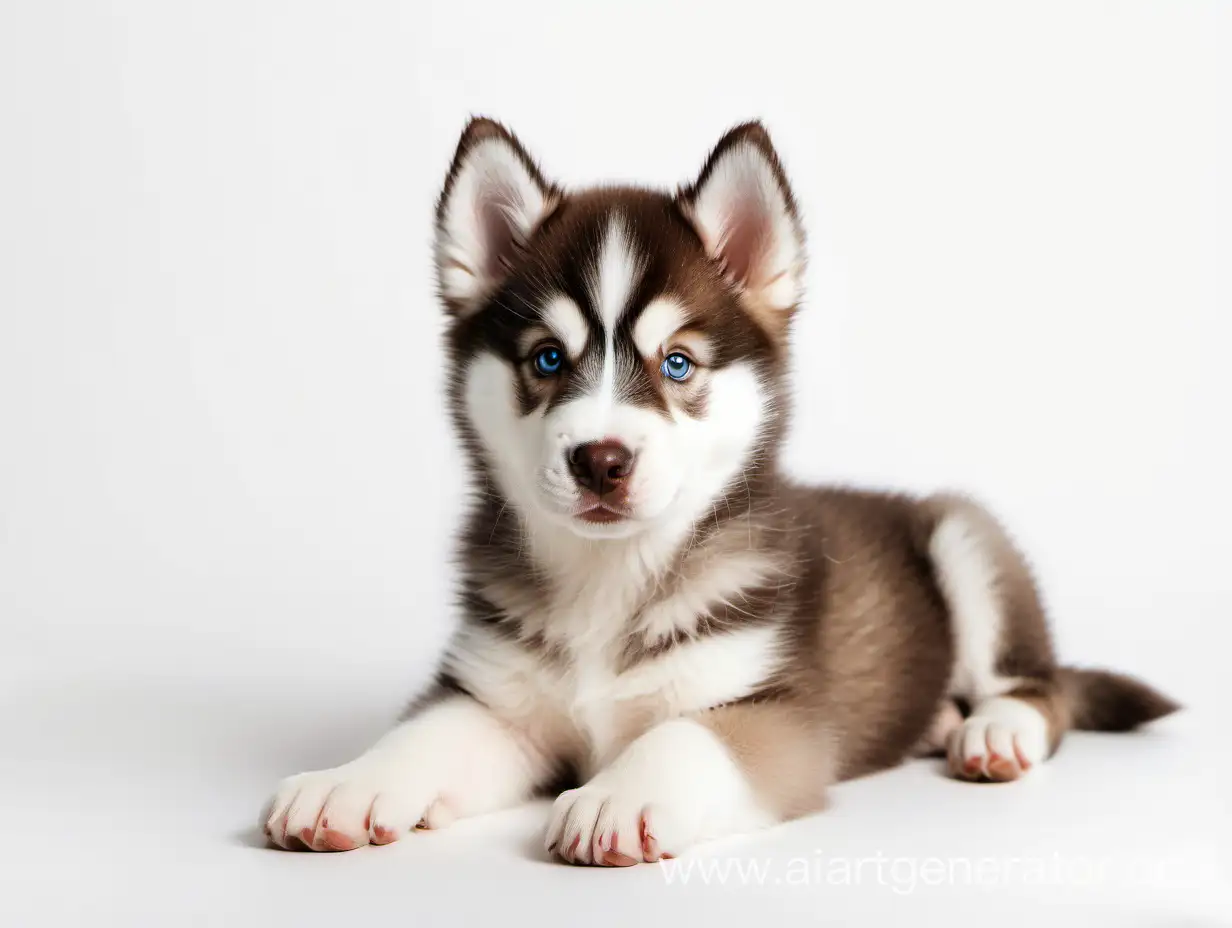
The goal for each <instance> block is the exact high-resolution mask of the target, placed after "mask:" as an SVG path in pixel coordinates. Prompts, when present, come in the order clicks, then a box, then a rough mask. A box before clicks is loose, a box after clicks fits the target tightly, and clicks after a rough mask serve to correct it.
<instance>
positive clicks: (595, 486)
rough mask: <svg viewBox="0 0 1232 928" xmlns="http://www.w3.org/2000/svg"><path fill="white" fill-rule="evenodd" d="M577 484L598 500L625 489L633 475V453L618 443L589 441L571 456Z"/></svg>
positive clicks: (572, 469)
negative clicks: (595, 495) (625, 484)
mask: <svg viewBox="0 0 1232 928" xmlns="http://www.w3.org/2000/svg"><path fill="white" fill-rule="evenodd" d="M569 471H570V472H571V473H572V474H573V477H574V479H575V480H577V482H578V483H580V484H581V485H582V486H584V487H586V489H588V490H592V491H594V492H595V493H597V494H598V495H599V496H604V495H605V494H607V493H611V492H612V491H613V490H616V489H618V488H622V487H623V486H624V483H625V481H626V480H627V479H628V477H629V475H630V474H631V473H633V452H632V451H630V450H629V449H628V448H626V447H625V446H624V445H622V444H621V443H620V442H618V441H612V440H611V439H604V440H603V441H588V442H587V443H586V444H584V445H578V446H577V447H575V448H574V449H573V450H572V451H570V452H569Z"/></svg>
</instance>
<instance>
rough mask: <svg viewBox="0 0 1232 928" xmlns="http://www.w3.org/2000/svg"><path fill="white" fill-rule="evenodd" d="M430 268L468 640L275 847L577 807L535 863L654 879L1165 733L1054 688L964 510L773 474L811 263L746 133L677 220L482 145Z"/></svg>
mask: <svg viewBox="0 0 1232 928" xmlns="http://www.w3.org/2000/svg"><path fill="white" fill-rule="evenodd" d="M436 249H437V251H436V257H437V267H438V271H439V285H440V292H441V297H442V300H443V302H444V305H445V307H446V309H447V311H448V313H449V315H450V327H449V333H448V343H449V348H450V353H451V356H452V360H453V364H452V370H453V371H454V374H453V376H452V378H451V380H450V383H449V388H450V397H451V408H452V414H453V417H454V420H455V423H456V426H457V430H458V433H459V436H460V438H461V440H462V442H463V444H464V446H465V448H466V451H467V453H468V455H469V458H470V460H471V462H472V469H473V477H474V489H475V492H474V504H473V507H472V509H471V511H470V513H469V516H468V518H467V522H466V525H465V528H464V529H463V530H462V532H461V539H460V542H461V543H460V555H461V556H460V567H461V570H460V574H461V575H460V593H461V596H460V606H461V608H460V613H461V614H460V622H459V626H458V628H457V631H456V634H455V635H454V637H453V639H452V641H451V643H450V645H449V648H448V651H447V653H446V654H445V656H444V658H443V661H442V664H441V670H440V673H439V675H438V678H437V680H436V682H435V684H434V685H433V687H432V688H431V689H430V691H429V692H427V693H426V694H424V695H423V696H421V697H420V698H419V699H418V700H417V701H416V702H415V703H414V705H413V706H412V708H411V710H410V711H409V712H408V713H407V715H406V717H405V719H404V721H402V722H401V724H399V725H398V726H397V727H396V728H394V729H393V730H392V731H391V732H390V733H389V734H388V735H386V736H385V738H383V739H382V740H381V741H380V742H379V743H378V744H377V745H376V746H375V747H373V748H372V749H371V750H370V751H368V752H367V753H366V754H364V755H363V756H362V757H360V758H359V759H357V760H354V761H352V762H351V763H349V764H345V765H343V766H341V767H338V768H335V769H333V770H325V771H318V772H312V773H305V774H300V775H299V776H296V777H292V778H290V779H288V780H286V781H285V782H284V783H283V784H282V785H281V786H280V787H279V788H278V791H277V793H276V795H275V797H274V799H273V801H272V805H271V806H270V808H269V809H268V814H267V816H266V818H265V821H264V824H265V828H266V830H267V832H268V834H269V836H270V837H271V839H272V840H273V842H274V843H276V844H278V845H280V846H282V847H287V848H291V847H299V846H304V847H308V848H312V849H314V850H347V849H350V848H354V847H358V846H360V845H364V844H369V843H372V844H385V843H388V842H390V841H394V840H397V839H398V838H399V837H400V836H401V835H403V834H405V833H407V832H408V831H409V830H410V829H412V828H414V827H416V826H417V825H419V826H421V827H429V828H436V827H440V826H442V825H444V824H446V823H447V822H448V821H450V820H452V819H454V818H456V817H458V816H465V815H476V814H479V813H482V812H487V811H491V810H494V809H499V808H502V807H505V806H509V805H512V804H515V803H518V802H521V801H522V800H524V799H526V798H528V797H529V796H531V795H532V794H535V793H536V792H539V791H542V790H545V789H547V788H549V787H550V786H552V785H553V784H560V783H562V782H563V783H569V782H572V783H574V784H580V785H577V786H575V788H572V789H568V790H566V791H565V792H562V793H561V794H560V795H559V797H558V798H557V799H556V804H555V807H554V809H553V814H552V818H551V822H550V824H549V826H548V830H547V835H546V846H547V849H548V851H549V852H552V853H555V854H558V855H559V856H561V857H563V858H565V859H566V860H569V861H574V862H578V863H593V864H606V865H625V864H631V863H635V862H638V861H655V860H658V859H660V858H662V857H667V856H669V855H673V854H678V853H680V852H682V851H684V850H685V849H686V848H688V847H689V846H690V845H693V844H695V843H697V842H699V841H703V840H706V839H710V838H715V837H718V836H721V835H725V834H729V833H734V832H740V831H746V830H750V829H755V828H760V827H763V826H766V825H769V824H771V823H774V822H778V821H782V820H785V819H788V818H792V817H794V816H800V815H803V814H806V813H809V812H812V811H815V810H817V809H819V808H821V806H822V804H823V794H824V791H825V789H826V787H827V785H828V784H830V783H832V782H835V781H837V780H841V779H843V778H847V777H854V776H859V775H860V774H864V773H868V772H870V771H874V770H879V769H882V768H885V767H889V766H892V765H894V764H898V763H900V762H901V761H902V760H904V759H905V758H907V757H910V756H912V755H914V754H918V753H924V752H929V751H933V750H944V751H946V752H947V754H948V764H949V769H950V772H951V773H952V774H954V775H955V776H957V777H961V778H964V779H972V780H975V779H986V780H1013V779H1016V778H1018V777H1020V776H1022V775H1023V774H1024V773H1025V772H1026V771H1027V770H1029V769H1030V768H1031V767H1032V766H1034V765H1035V764H1038V763H1040V762H1041V761H1043V760H1044V759H1045V758H1046V757H1048V756H1049V755H1050V754H1051V753H1052V752H1053V751H1054V750H1055V749H1056V747H1057V744H1058V743H1059V741H1060V739H1061V737H1062V735H1063V734H1064V732H1065V731H1066V730H1067V729H1069V728H1074V727H1078V728H1096V729H1105V730H1119V729H1127V728H1130V727H1133V726H1135V725H1138V724H1140V723H1143V722H1146V721H1149V720H1151V719H1154V718H1157V717H1159V716H1162V715H1164V714H1166V713H1168V712H1171V711H1172V710H1173V709H1174V708H1175V705H1174V704H1173V703H1172V702H1171V701H1169V700H1168V699H1166V698H1164V697H1163V696H1161V695H1159V694H1157V693H1156V692H1154V691H1153V690H1151V689H1149V688H1148V687H1146V686H1144V685H1143V684H1141V683H1137V682H1135V681H1133V680H1130V679H1127V678H1124V677H1120V676H1115V675H1112V674H1105V673H1100V672H1089V671H1075V670H1068V669H1064V668H1060V667H1058V666H1057V662H1056V658H1055V657H1054V655H1053V649H1052V644H1051V642H1050V637H1049V632H1048V627H1047V624H1046V621H1045V617H1044V614H1043V611H1042V609H1041V606H1040V602H1039V598H1038V596H1037V594H1036V590H1035V586H1034V584H1033V581H1032V579H1031V576H1030V573H1029V571H1028V568H1027V566H1026V564H1025V562H1024V560H1023V558H1022V557H1021V556H1020V554H1019V553H1018V552H1017V551H1016V550H1015V548H1014V546H1013V544H1012V543H1011V542H1010V540H1009V538H1008V537H1007V535H1006V533H1005V532H1004V531H1003V530H1002V529H1001V527H1000V526H999V525H998V524H997V523H996V522H995V521H994V520H993V518H992V517H991V516H989V515H988V514H987V513H986V512H985V511H984V510H983V509H981V508H980V507H979V506H977V505H976V504H975V503H972V502H970V501H968V500H966V499H963V498H960V497H934V498H927V499H910V498H907V497H902V496H888V495H879V494H873V493H858V492H848V491H840V490H832V489H816V488H809V487H803V486H799V485H797V484H795V483H793V482H791V481H790V480H789V479H787V478H786V477H785V476H784V475H782V474H781V473H780V471H779V469H778V465H777V451H778V445H779V442H780V440H781V438H782V435H783V429H784V424H785V421H786V417H787V408H786V405H787V393H786V389H785V385H784V371H785V370H786V351H787V330H788V322H789V320H790V318H791V315H792V313H793V311H794V309H795V308H796V305H797V303H798V302H799V299H800V292H801V283H802V273H803V268H804V249H803V236H802V232H801V228H800V223H799V221H798V217H797V212H796V206H795V203H794V201H793V198H792V194H791V191H790V189H789V188H788V185H787V179H786V176H785V174H784V172H783V169H782V167H781V165H780V162H779V159H778V157H777V155H776V154H775V151H774V149H773V148H772V146H771V143H770V139H769V137H768V135H767V134H766V131H765V130H764V129H763V128H762V127H761V126H760V125H758V124H756V123H751V124H747V125H743V126H740V127H738V128H736V129H734V130H732V131H731V132H729V133H728V134H727V135H726V136H724V138H723V139H722V140H721V141H720V142H719V144H718V146H717V147H716V148H715V149H714V151H713V153H712V154H711V155H710V158H709V159H708V160H707V162H706V164H705V166H704V167H703V169H702V172H701V174H700V176H699V177H698V179H697V181H696V183H694V184H693V185H691V186H689V187H686V188H684V189H682V190H680V191H679V192H677V193H676V194H675V195H669V194H666V193H661V192H658V191H652V190H642V189H633V188H598V189H591V190H583V191H576V192H572V191H565V190H563V189H561V188H559V187H557V186H555V185H553V184H551V183H550V182H548V181H547V180H546V179H545V178H544V177H543V176H542V175H541V174H540V172H539V170H538V169H537V168H536V166H535V164H534V163H533V162H532V160H531V159H530V157H529V156H528V155H527V154H526V152H525V151H524V150H523V148H522V147H521V145H520V144H519V143H518V141H517V140H516V139H515V138H514V136H513V135H512V134H510V133H509V132H508V131H506V130H505V129H504V128H503V127H501V126H500V125H498V124H497V123H495V122H492V121H490V120H486V119H477V120H475V121H473V122H472V123H471V124H470V125H469V126H468V127H467V129H466V131H465V132H464V133H463V135H462V139H461V142H460V144H459V146H458V150H457V154H456V156H455V158H454V161H453V165H452V167H451V168H450V170H449V174H448V177H447V179H446V181H445V188H444V192H443V193H442V195H441V199H440V204H439V209H438V213H437V245H436ZM960 707H961V711H960Z"/></svg>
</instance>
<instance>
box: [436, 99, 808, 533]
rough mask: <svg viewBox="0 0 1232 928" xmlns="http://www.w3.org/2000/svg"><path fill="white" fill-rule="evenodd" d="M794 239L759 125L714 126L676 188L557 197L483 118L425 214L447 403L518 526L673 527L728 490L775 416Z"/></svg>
mask: <svg viewBox="0 0 1232 928" xmlns="http://www.w3.org/2000/svg"><path fill="white" fill-rule="evenodd" d="M802 263H803V253H802V246H801V236H800V231H799V226H798V224H797V222H796V218H795V213H794V209H793V206H792V200H791V195H790V192H789V191H788V189H787V187H786V182H785V179H784V177H783V174H782V171H781V169H780V167H779V164H778V160H777V158H776V157H775V155H774V152H773V149H772V148H771V147H770V142H769V139H768V137H767V136H766V134H765V131H764V130H763V129H762V128H761V127H760V126H756V125H750V126H744V127H741V128H740V129H737V130H734V131H733V132H732V133H729V134H728V136H726V137H725V138H724V139H723V141H722V142H720V144H719V146H718V147H717V148H716V149H715V152H714V154H713V155H712V156H711V159H710V161H709V162H708V163H707V165H706V167H705V168H704V169H703V172H702V175H701V177H700V178H699V180H698V182H697V183H696V184H695V185H694V186H692V187H690V188H687V189H685V190H683V191H681V192H680V193H679V194H677V195H676V196H669V195H667V194H663V193H658V192H653V191H647V190H634V189H596V190H590V191H583V192H579V193H565V192H564V191H562V190H560V189H559V188H557V187H555V186H553V185H551V184H549V183H547V182H546V181H545V180H544V179H543V178H542V176H541V175H540V174H539V172H538V170H537V169H536V168H535V167H534V165H533V163H532V162H531V160H530V158H529V157H528V156H527V155H526V153H525V152H524V151H523V149H522V148H521V147H520V145H519V144H518V143H517V141H516V140H515V139H514V138H513V136H512V135H510V134H509V133H508V132H507V131H505V130H504V129H503V128H501V127H500V126H498V125H497V124H495V123H492V122H490V121H487V120H477V121H475V122H473V123H472V124H471V125H470V126H469V127H468V128H467V130H466V132H465V133H464V134H463V136H462V141H461V143H460V144H459V147H458V153H457V155H456V157H455V159H454V164H453V167H452V169H451V171H450V174H449V178H448V180H447V182H446V186H445V191H444V193H443V194H442V197H441V202H440V209H439V213H438V228H437V266H438V272H439V281H440V288H441V294H442V297H443V299H444V301H445V304H446V307H447V308H448V309H449V311H450V312H451V313H452V315H453V324H452V327H451V344H452V347H453V351H454V358H455V360H456V368H457V377H458V380H457V382H456V383H455V385H454V387H455V389H454V398H455V409H456V412H457V413H458V415H459V416H460V417H461V419H462V427H463V433H464V435H465V436H466V437H467V438H468V440H469V444H470V446H471V449H472V451H473V452H474V453H475V454H477V455H478V456H479V457H480V461H479V462H478V463H479V464H480V466H481V468H482V469H483V470H484V471H485V472H486V473H487V474H489V475H490V476H491V477H492V478H493V479H494V480H495V481H496V482H497V484H498V486H499V489H500V491H501V493H502V494H503V495H504V496H505V497H506V499H508V501H509V502H510V503H511V504H513V505H514V506H516V507H517V508H518V509H519V510H520V511H521V512H522V514H523V516H524V517H525V518H526V519H527V520H528V521H529V522H531V523H532V524H535V523H536V522H538V521H540V520H547V521H549V522H552V523H556V524H558V525H562V526H566V527H568V529H570V530H571V531H572V532H574V533H576V534H578V535H581V536H584V537H600V538H603V537H623V536H628V535H632V534H635V533H637V532H640V531H644V530H645V529H647V528H649V527H652V526H655V525H664V524H671V525H677V526H687V525H688V524H690V523H692V522H693V521H695V520H696V519H697V518H698V517H699V516H700V515H702V514H704V513H706V512H709V511H710V510H711V508H712V507H713V506H714V505H715V503H716V501H717V500H718V499H720V498H721V497H722V495H723V493H724V491H725V490H726V489H727V488H728V487H730V486H732V485H733V484H736V485H738V484H739V481H740V480H741V478H742V475H743V472H744V469H745V468H746V467H747V466H748V465H749V464H750V463H751V461H752V460H753V459H754V458H755V456H756V454H757V452H758V450H759V448H760V443H761V440H762V439H763V438H764V436H765V434H766V432H767V430H768V428H769V426H770V425H771V424H772V423H773V422H774V419H775V416H776V415H777V403H776V400H777V392H778V382H779V378H780V374H781V370H780V369H781V366H782V364H783V363H784V357H783V343H784V334H785V328H786V321H787V317H788V316H789V314H790V311H791V309H792V308H793V307H794V305H795V303H796V302H797V300H798V294H799V286H800V273H801V268H802Z"/></svg>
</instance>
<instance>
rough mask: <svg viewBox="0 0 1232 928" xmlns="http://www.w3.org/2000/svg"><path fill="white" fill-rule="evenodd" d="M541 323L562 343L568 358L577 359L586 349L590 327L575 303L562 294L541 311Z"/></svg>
mask: <svg viewBox="0 0 1232 928" xmlns="http://www.w3.org/2000/svg"><path fill="white" fill-rule="evenodd" d="M543 321H544V322H546V323H547V326H548V328H550V329H551V330H552V332H553V334H555V335H556V337H557V338H559V339H560V340H561V342H563V343H564V346H565V351H566V352H568V354H569V357H571V358H577V357H578V356H579V355H581V353H582V351H583V350H584V349H585V348H586V340H587V338H588V337H589V335H590V326H588V325H587V324H586V319H585V317H583V316H582V311H581V310H580V309H578V306H577V304H576V303H574V302H573V300H571V299H569V298H568V297H567V296H564V295H563V294H560V295H557V296H555V297H553V298H552V300H551V301H550V302H549V303H548V304H547V306H545V307H544V309H543Z"/></svg>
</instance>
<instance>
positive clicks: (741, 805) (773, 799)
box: [545, 705, 829, 866]
mask: <svg viewBox="0 0 1232 928" xmlns="http://www.w3.org/2000/svg"><path fill="white" fill-rule="evenodd" d="M798 723H799V720H798V719H795V718H793V717H792V715H791V711H790V710H789V709H785V708H783V707H779V706H775V707H773V708H771V707H769V706H766V707H762V706H754V705H734V706H726V707H723V708H719V709H714V710H711V711H709V712H705V713H701V714H699V715H696V716H692V717H686V718H678V719H672V720H670V721H667V722H663V723H661V724H659V725H657V726H655V727H654V728H652V729H651V730H650V731H648V732H646V733H645V734H644V735H642V736H641V737H640V738H638V739H637V740H635V741H634V742H633V743H632V744H630V745H629V747H628V748H626V749H625V751H624V752H623V753H622V754H621V755H620V756H619V757H618V758H617V759H616V760H615V761H614V762H613V763H612V764H611V765H610V766H608V767H607V768H605V769H604V770H602V771H600V772H599V773H598V774H597V775H596V776H595V777H594V779H592V780H591V781H590V782H588V783H587V784H585V785H584V786H581V787H579V788H578V789H572V790H569V791H567V792H564V793H562V794H561V795H560V796H559V797H558V798H557V800H556V804H555V806H554V807H553V809H552V819H551V823H550V824H549V826H548V830H547V836H546V839H545V844H546V846H547V849H548V852H549V853H555V854H558V855H560V856H561V857H563V858H564V859H565V860H567V861H570V862H571V863H581V864H597V865H600V866H627V865H630V864H634V863H638V862H639V861H641V862H647V863H650V862H654V861H657V860H660V859H662V858H664V857H674V856H675V855H677V854H679V853H681V852H682V851H684V850H685V849H686V848H688V847H690V846H691V845H693V844H696V843H698V842H700V841H706V840H710V839H713V838H718V837H722V836H724V835H729V834H738V833H741V832H748V831H753V830H756V829H759V828H764V827H766V826H768V825H771V824H774V823H775V822H778V821H782V820H783V819H785V818H791V817H794V816H796V815H800V814H803V813H804V812H806V811H811V810H813V809H816V808H820V806H821V793H822V787H823V785H824V783H825V782H826V777H827V767H828V766H829V765H828V764H827V763H826V753H827V752H826V748H827V744H826V742H825V740H824V738H823V737H821V736H820V735H818V734H817V732H815V731H812V730H811V729H809V728H807V727H805V726H803V725H800V724H798Z"/></svg>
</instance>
